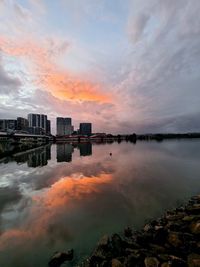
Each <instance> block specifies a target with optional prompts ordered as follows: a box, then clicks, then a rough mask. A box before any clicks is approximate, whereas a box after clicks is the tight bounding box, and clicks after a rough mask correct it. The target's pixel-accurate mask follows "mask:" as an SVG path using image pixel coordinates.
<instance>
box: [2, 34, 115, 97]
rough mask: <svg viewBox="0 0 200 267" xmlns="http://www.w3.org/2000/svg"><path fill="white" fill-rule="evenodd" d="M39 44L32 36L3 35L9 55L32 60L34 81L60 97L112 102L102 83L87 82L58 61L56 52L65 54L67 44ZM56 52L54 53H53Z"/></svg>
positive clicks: (4, 45)
mask: <svg viewBox="0 0 200 267" xmlns="http://www.w3.org/2000/svg"><path fill="white" fill-rule="evenodd" d="M46 45H47V47H45V45H43V46H42V45H41V46H39V44H38V43H36V42H35V41H33V40H31V39H29V40H25V41H24V40H23V41H16V40H11V39H7V38H5V37H1V38H0V47H1V49H2V51H3V52H4V53H6V54H8V55H9V56H15V57H24V58H25V59H26V60H28V61H29V63H33V68H31V69H30V71H32V72H33V75H34V76H35V84H36V85H37V86H42V87H43V88H44V89H45V90H47V91H50V92H51V93H52V94H53V95H54V96H56V97H58V98H59V99H61V100H64V99H68V100H79V101H97V102H109V101H111V99H110V96H109V95H108V94H107V93H104V92H103V91H102V90H101V88H100V85H98V84H95V83H92V82H90V81H86V80H84V79H82V78H80V77H78V76H75V75H72V74H71V73H70V72H69V71H65V70H63V69H61V68H59V66H58V65H57V64H56V62H55V61H56V59H55V58H53V57H54V56H55V55H58V54H63V52H64V51H65V50H66V49H67V47H68V43H66V42H64V43H61V44H59V45H58V44H56V43H55V42H54V41H51V42H49V41H48V43H47V44H46ZM52 51H53V52H52Z"/></svg>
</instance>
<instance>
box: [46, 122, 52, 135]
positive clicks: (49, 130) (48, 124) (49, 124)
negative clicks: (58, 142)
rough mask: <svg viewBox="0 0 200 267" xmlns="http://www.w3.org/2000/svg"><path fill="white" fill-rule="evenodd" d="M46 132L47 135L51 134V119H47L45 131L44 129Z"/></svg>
mask: <svg viewBox="0 0 200 267" xmlns="http://www.w3.org/2000/svg"><path fill="white" fill-rule="evenodd" d="M46 133H47V134H48V135H50V134H51V121H50V120H47V131H46Z"/></svg>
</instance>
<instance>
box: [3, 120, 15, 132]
mask: <svg viewBox="0 0 200 267" xmlns="http://www.w3.org/2000/svg"><path fill="white" fill-rule="evenodd" d="M16 128H17V120H0V130H1V131H15V130H16Z"/></svg>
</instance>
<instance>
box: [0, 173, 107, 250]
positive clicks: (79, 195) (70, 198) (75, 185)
mask: <svg viewBox="0 0 200 267" xmlns="http://www.w3.org/2000/svg"><path fill="white" fill-rule="evenodd" d="M111 181H112V175H111V174H100V175H99V176H92V177H87V176H83V175H81V174H76V175H73V177H69V176H67V177H64V178H62V179H60V180H59V181H57V182H56V183H55V184H53V185H52V186H51V188H49V189H48V190H47V191H45V192H44V193H41V194H40V195H35V196H33V197H32V201H33V207H32V208H31V210H30V213H29V214H30V216H31V217H30V218H27V221H25V222H24V225H22V226H21V228H19V229H10V230H6V231H5V232H3V233H2V234H1V238H0V251H3V250H4V249H7V248H8V247H12V248H14V249H15V246H19V245H22V246H23V244H26V246H27V244H29V245H31V243H32V242H34V241H38V239H39V240H40V241H41V240H42V238H45V239H46V238H47V236H46V235H47V233H46V231H48V229H49V226H50V225H51V223H52V222H54V221H55V218H57V216H59V215H60V214H62V213H66V212H70V210H71V209H74V208H75V209H76V208H77V207H79V205H80V203H82V202H83V201H84V200H86V199H88V198H91V197H92V195H93V194H94V195H95V194H98V192H101V190H102V188H101V186H102V185H107V184H110V183H111ZM65 227H66V231H67V230H68V225H67V222H66V224H65ZM69 227H70V226H69ZM33 233H34V235H33Z"/></svg>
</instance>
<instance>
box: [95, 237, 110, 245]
mask: <svg viewBox="0 0 200 267" xmlns="http://www.w3.org/2000/svg"><path fill="white" fill-rule="evenodd" d="M109 244H110V239H109V237H108V236H107V235H104V236H103V237H102V238H101V239H100V240H99V242H98V244H97V246H100V247H106V246H108V245H109Z"/></svg>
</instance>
